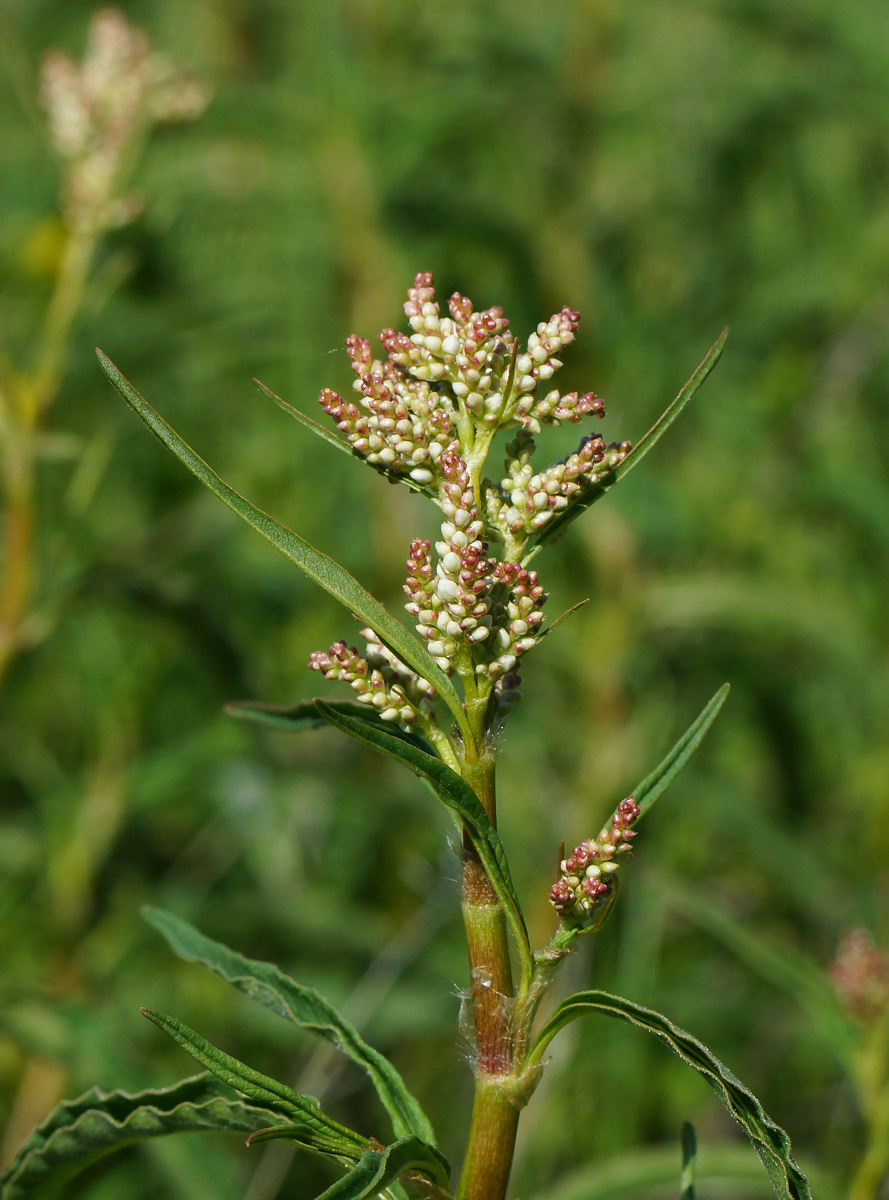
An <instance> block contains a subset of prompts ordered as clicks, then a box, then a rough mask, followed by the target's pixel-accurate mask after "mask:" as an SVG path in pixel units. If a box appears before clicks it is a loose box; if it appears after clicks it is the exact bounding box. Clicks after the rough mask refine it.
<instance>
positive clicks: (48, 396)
mask: <svg viewBox="0 0 889 1200" xmlns="http://www.w3.org/2000/svg"><path fill="white" fill-rule="evenodd" d="M95 245H96V238H95V236H94V235H92V234H89V233H85V232H80V231H73V232H70V233H69V234H68V237H67V239H66V241H65V246H64V249H63V251H62V258H61V262H60V264H59V273H58V275H57V277H56V286H55V289H54V291H53V294H52V298H51V300H50V302H49V307H48V308H47V312H46V319H45V321H44V325H43V331H42V333H41V337H40V341H39V343H38V347H37V354H36V358H35V364H34V367H33V369H32V371H31V372H30V374H29V375H27V376H25V377H24V378H16V379H15V380H14V381H13V383H12V385H11V388H10V391H11V395H10V396H9V398H8V399H7V401H6V403H4V405H3V409H4V423H5V425H6V428H5V430H4V434H5V443H6V444H5V446H4V454H3V461H2V464H0V466H2V473H3V480H2V482H3V521H4V533H3V559H2V563H3V571H2V577H0V578H2V582H0V686H2V683H3V680H4V678H5V676H6V673H7V671H8V669H9V666H10V664H11V662H12V660H13V658H14V657H15V655H16V654H17V653H18V651H19V649H20V648H21V644H22V640H23V626H24V624H25V621H26V620H27V616H28V609H29V607H30V601H31V592H32V589H33V583H34V561H33V560H34V473H35V458H34V437H35V434H36V433H37V431H38V428H39V424H40V418H41V415H42V414H43V413H44V412H45V411H46V409H47V408H49V406H50V405H51V404H52V402H53V400H54V399H55V397H56V393H57V392H58V390H59V384H60V383H61V379H62V372H63V370H64V365H65V353H66V350H67V347H68V335H69V333H70V330H71V324H72V322H73V321H74V318H75V316H76V315H77V311H78V309H79V308H80V305H81V303H82V301H83V294H84V290H85V288H86V281H87V279H88V277H89V270H90V263H91V262H92V257H93V251H94V249H95Z"/></svg>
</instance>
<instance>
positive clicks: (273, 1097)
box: [142, 1008, 368, 1159]
mask: <svg viewBox="0 0 889 1200" xmlns="http://www.w3.org/2000/svg"><path fill="white" fill-rule="evenodd" d="M142 1012H143V1014H144V1015H145V1016H146V1017H148V1019H149V1021H153V1022H154V1024H155V1025H157V1026H158V1028H159V1029H162V1030H163V1031H164V1033H166V1034H168V1035H169V1036H170V1037H171V1038H172V1039H173V1041H174V1042H178V1044H179V1045H180V1046H181V1047H182V1048H183V1050H187V1051H188V1053H189V1054H190V1055H191V1056H192V1058H195V1059H197V1061H198V1062H199V1063H200V1064H201V1066H204V1067H206V1068H207V1070H209V1071H212V1072H213V1074H214V1075H215V1076H216V1077H217V1079H221V1080H222V1082H223V1083H227V1084H228V1086H229V1087H233V1088H235V1089H236V1090H237V1091H239V1092H242V1093H243V1094H244V1095H245V1096H247V1098H248V1099H250V1100H252V1101H254V1102H256V1103H259V1104H262V1105H264V1106H265V1107H267V1108H271V1109H273V1110H274V1111H275V1112H276V1113H279V1114H282V1115H283V1116H284V1117H285V1118H286V1119H287V1120H288V1122H290V1123H291V1124H292V1125H294V1127H295V1129H294V1132H295V1133H297V1134H298V1135H300V1136H301V1139H302V1141H303V1142H304V1144H305V1145H308V1146H310V1147H311V1148H312V1149H313V1150H317V1151H318V1152H319V1153H321V1154H334V1155H337V1156H342V1157H344V1158H351V1159H357V1158H358V1157H359V1155H360V1154H361V1150H362V1148H363V1147H364V1146H366V1145H367V1141H368V1139H367V1138H366V1137H362V1136H361V1134H360V1133H356V1132H355V1131H354V1130H353V1129H347V1128H346V1126H345V1125H340V1123H339V1122H338V1121H334V1119H333V1118H332V1117H328V1116H327V1114H326V1113H324V1112H322V1111H321V1109H320V1108H319V1107H318V1105H317V1104H316V1103H315V1101H314V1100H310V1099H309V1098H308V1096H301V1095H300V1094H299V1092H295V1091H293V1089H292V1088H289V1087H288V1086H287V1084H286V1083H281V1082H280V1081H279V1080H277V1079H271V1078H269V1076H268V1075H263V1074H261V1073H260V1072H259V1071H254V1070H253V1068H252V1067H248V1066H247V1065H246V1063H242V1062H239V1061H238V1059H236V1058H232V1056H231V1055H230V1054H226V1053H225V1052H224V1051H223V1050H219V1049H218V1048H217V1047H216V1046H214V1045H213V1044H212V1043H211V1042H208V1041H207V1039H206V1038H203V1037H201V1036H200V1034H198V1033H195V1031H194V1030H193V1029H189V1027H188V1026H187V1025H186V1024H184V1023H183V1022H182V1021H179V1020H177V1018H176V1017H171V1016H168V1015H167V1014H166V1013H160V1012H157V1011H156V1010H155V1009H152V1008H143V1009H142Z"/></svg>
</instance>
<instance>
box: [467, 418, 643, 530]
mask: <svg viewBox="0 0 889 1200" xmlns="http://www.w3.org/2000/svg"><path fill="white" fill-rule="evenodd" d="M631 448H632V447H631V445H630V443H629V442H612V443H611V445H610V446H609V445H606V444H605V442H604V440H603V439H602V438H601V437H599V436H598V434H595V435H590V436H588V437H585V438H584V439H583V440H582V441H581V443H580V446H579V447H578V448H577V450H575V451H574V453H573V454H569V455H568V457H567V458H562V459H559V461H558V462H555V463H553V464H552V466H550V467H546V468H545V469H544V470H542V471H536V472H535V470H534V467H533V466H532V465H531V457H532V455H533V453H534V439H533V437H532V436H531V434H530V433H528V432H527V431H525V430H520V432H519V433H518V434H517V435H516V437H515V439H514V440H513V441H512V442H510V443H509V445H508V446H507V447H506V471H507V474H506V476H505V477H504V478H503V479H502V480H501V481H500V486H499V488H489V490H488V493H487V516H488V520H489V522H490V523H491V525H492V526H493V527H494V528H495V529H497V530H498V531H499V532H500V533H501V535H502V537H503V539H504V541H505V542H506V543H507V545H509V544H511V543H512V542H514V541H516V540H517V539H518V540H520V541H524V540H525V539H527V538H528V537H530V536H531V535H532V534H534V533H536V532H537V531H538V530H540V529H542V528H543V527H544V525H546V524H547V522H548V521H550V520H552V518H553V517H554V516H556V515H557V514H558V513H560V512H564V510H565V509H566V508H568V506H569V505H570V504H571V503H572V501H573V500H575V499H577V497H578V496H579V495H580V493H581V492H584V491H587V490H589V489H590V488H591V487H594V486H595V485H596V484H598V483H601V482H602V481H603V480H604V479H606V478H607V476H608V475H610V473H611V472H612V471H613V470H614V468H615V467H616V466H617V465H618V463H621V462H623V460H624V459H625V458H626V456H627V455H628V454H629V452H630V450H631Z"/></svg>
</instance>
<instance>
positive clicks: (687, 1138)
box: [679, 1121, 698, 1200]
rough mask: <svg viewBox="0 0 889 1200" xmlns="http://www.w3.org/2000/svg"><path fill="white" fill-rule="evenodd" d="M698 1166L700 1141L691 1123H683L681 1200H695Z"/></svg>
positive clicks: (680, 1179)
mask: <svg viewBox="0 0 889 1200" xmlns="http://www.w3.org/2000/svg"><path fill="white" fill-rule="evenodd" d="M697 1166H698V1141H697V1138H696V1137H695V1128H694V1125H692V1124H691V1122H690V1121H683V1122H682V1174H681V1175H680V1177H679V1192H680V1200H695V1173H696V1171H697Z"/></svg>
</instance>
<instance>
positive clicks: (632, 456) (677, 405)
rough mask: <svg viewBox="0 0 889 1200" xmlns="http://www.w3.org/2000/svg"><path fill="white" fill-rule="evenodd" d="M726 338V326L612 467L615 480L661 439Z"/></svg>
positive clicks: (705, 374)
mask: <svg viewBox="0 0 889 1200" xmlns="http://www.w3.org/2000/svg"><path fill="white" fill-rule="evenodd" d="M727 340H728V326H726V327H725V329H723V331H722V333H721V334H720V335H719V337H718V338H717V339H716V341H715V342H714V343H713V345H712V346H711V347H710V349H709V350H708V351H707V353H706V354H705V355H704V358H703V361H702V362H701V363H700V364H699V366H698V367H697V369H696V371H695V373H694V374H693V375H692V377H691V379H689V381H688V383H687V384H686V385H685V387H684V388H683V389H682V391H681V392H680V393H679V395H678V396H677V397H676V399H675V400H674V401H673V403H672V404H671V405H670V407H669V408H667V409H666V410H665V411H664V412H663V413H661V415H660V416H659V417H658V419H657V420H656V421H655V423H654V424H653V425H652V427H651V429H649V431H648V433H646V434H645V436H644V437H642V438H641V439H640V440H639V441H638V442H637V443H636V445H635V446H634V447H633V449H632V450H631V451H630V453H629V454H628V455H627V457H626V458H625V459H624V460H623V462H621V463H618V465H617V466H616V467H615V468H614V476H615V482H617V480H620V479H623V477H624V475H627V474H628V473H629V472H630V471H632V469H633V467H636V466H638V465H639V463H640V462H641V461H642V459H643V458H644V457H645V455H646V454H647V453H648V452H649V450H651V449H653V448H654V446H656V445H657V443H658V442H659V441H660V440H661V438H662V437H663V436H664V434H665V433H666V432H667V430H668V429H669V428H670V426H671V425H672V424H673V422H674V421H675V420H676V418H677V417H678V416H679V414H680V413H681V412H682V410H683V409H684V408H685V406H686V404H688V402H689V400H691V398H692V396H694V394H695V392H696V391H697V390H698V388H699V387H700V386H701V384H702V383H703V382H704V380H705V379H706V378H707V376H708V375H709V374H710V372H711V371H712V370H713V368H714V367H715V366H716V364H717V363H718V362H719V359H720V356H721V355H722V352H723V350H724V349H725V343H726V341H727Z"/></svg>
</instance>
